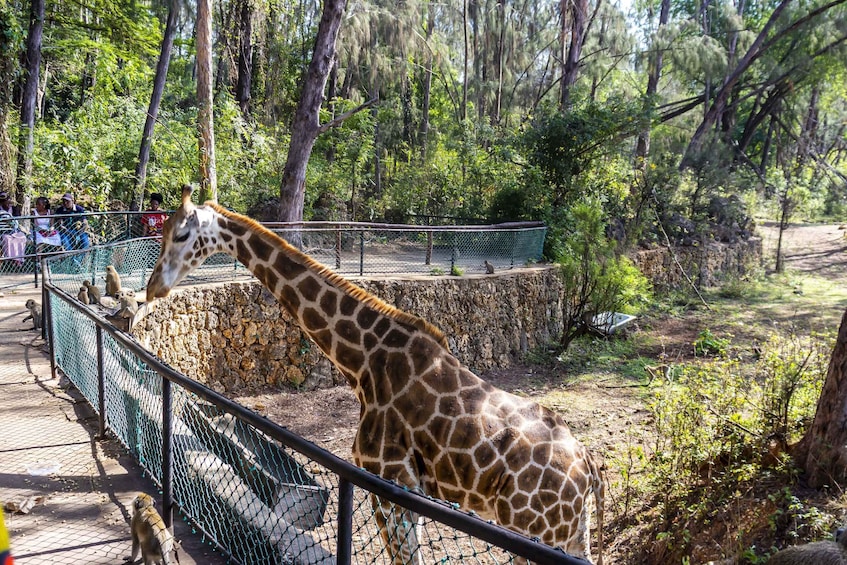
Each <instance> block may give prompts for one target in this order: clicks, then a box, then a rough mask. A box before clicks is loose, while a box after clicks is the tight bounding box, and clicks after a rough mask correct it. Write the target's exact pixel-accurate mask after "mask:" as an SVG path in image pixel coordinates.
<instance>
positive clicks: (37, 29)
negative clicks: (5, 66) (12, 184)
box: [15, 0, 44, 213]
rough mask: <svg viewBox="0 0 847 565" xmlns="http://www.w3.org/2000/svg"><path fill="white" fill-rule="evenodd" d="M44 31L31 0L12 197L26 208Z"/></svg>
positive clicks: (36, 2) (36, 0)
mask: <svg viewBox="0 0 847 565" xmlns="http://www.w3.org/2000/svg"><path fill="white" fill-rule="evenodd" d="M43 34H44V0H32V4H31V5H30V13H29V33H28V34H27V40H26V63H25V64H26V84H25V85H24V93H23V99H22V100H21V131H20V140H19V153H18V182H17V190H16V192H17V194H16V195H15V199H16V200H17V202H18V204H19V205H21V207H22V209H23V211H24V212H27V213H28V212H29V208H30V203H29V200H30V197H31V196H32V152H33V145H34V140H33V131H34V129H35V103H36V100H37V99H38V70H39V68H40V66H41V40H42V37H43Z"/></svg>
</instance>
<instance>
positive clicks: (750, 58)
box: [679, 0, 847, 169]
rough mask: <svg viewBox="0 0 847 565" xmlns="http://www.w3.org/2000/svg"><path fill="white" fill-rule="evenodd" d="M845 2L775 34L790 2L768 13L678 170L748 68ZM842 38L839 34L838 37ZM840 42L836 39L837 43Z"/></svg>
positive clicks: (810, 13)
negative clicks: (783, 40) (783, 41)
mask: <svg viewBox="0 0 847 565" xmlns="http://www.w3.org/2000/svg"><path fill="white" fill-rule="evenodd" d="M845 2H847V0H832V1H830V2H827V3H825V4H822V5H819V6H816V7H814V8H813V9H811V10H809V11H808V12H806V13H804V14H803V15H801V16H799V17H797V18H796V19H794V20H793V21H791V22H789V23H788V24H787V25H785V26H783V27H782V28H781V29H779V30H778V31H776V32H774V28H775V27H776V26H777V24H778V23H779V22H781V21H782V15H783V13H784V12H785V11H786V9H787V8H788V6H789V5H790V4H791V0H781V1H780V2H779V3H778V4H777V5H776V6H775V7H774V9H773V11H772V12H771V13H770V16H769V17H768V19H767V21H766V22H765V24H764V26H762V29H761V30H760V31H759V33H758V35H757V36H756V38H755V39H754V40H753V41H752V43H751V44H750V46H749V47H748V49H747V51H746V52H745V53H744V55H743V56H742V57H741V58H740V59H739V60H738V62H737V64H735V66H734V67H733V68H732V69H730V71H729V72H727V74H726V76H725V77H724V79H723V82H722V83H721V85H720V86H719V87H718V88H717V89H716V90H715V92H714V93H713V94H712V95H711V104H710V105H709V107H708V109H707V111H706V113H705V114H704V116H703V119H702V120H701V122H700V125H699V126H697V130H696V131H695V132H694V135H692V137H691V139H690V141H689V142H688V146H687V147H686V149H685V153H684V155H683V157H682V159H681V160H680V164H679V168H680V169H685V168H687V167H689V166H691V165H692V164H693V162H694V160H695V156H696V155H697V154H699V153H700V151H701V149H702V147H703V144H704V142H705V140H706V137H707V134H708V133H709V132H710V131H711V130H712V127H713V126H714V125H715V124H716V123H718V122H719V120H721V119H722V117H723V113H724V111H725V110H726V108H727V103H728V101H729V99H730V95H731V94H732V93H733V90H734V89H735V87H736V85H737V84H738V83H739V81H740V80H741V78H742V76H744V74H745V73H746V72H747V71H748V70H749V69H750V67H751V66H752V65H753V63H754V62H756V61H757V60H758V59H759V58H760V57H762V56H763V55H764V54H765V53H766V52H767V51H768V49H770V48H772V47H774V45H775V44H777V42H779V41H780V40H781V39H783V38H786V37H789V36H791V35H792V34H793V33H794V32H795V31H797V30H798V29H801V28H802V27H803V26H806V25H809V24H811V23H814V22H815V21H821V20H822V19H823V18H825V17H826V15H827V14H828V12H829V11H830V10H831V9H833V8H835V7H837V6H840V5H841V4H844V3H845ZM842 35H843V34H842ZM842 40H843V37H842V38H841V40H838V42H839V43H840V42H841V41H842Z"/></svg>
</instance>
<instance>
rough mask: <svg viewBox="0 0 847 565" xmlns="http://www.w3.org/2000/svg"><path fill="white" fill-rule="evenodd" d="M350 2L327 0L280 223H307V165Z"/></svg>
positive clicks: (295, 129) (294, 136)
mask: <svg viewBox="0 0 847 565" xmlns="http://www.w3.org/2000/svg"><path fill="white" fill-rule="evenodd" d="M346 5H347V0H325V1H324V7H323V13H322V15H321V21H320V24H319V25H318V35H317V37H316V38H315V47H314V51H313V52H312V62H311V63H310V64H309V70H308V72H307V74H306V77H305V80H304V82H303V90H302V92H301V93H300V100H299V101H298V102H297V108H296V110H295V111H294V122H293V124H292V130H291V143H290V145H289V146H288V159H287V160H286V162H285V168H284V169H283V172H282V186H281V187H280V191H279V204H280V206H279V220H280V221H281V222H299V221H302V220H303V205H304V200H305V195H306V165H307V164H308V162H309V156H310V155H311V154H312V148H313V147H314V145H315V139H316V138H317V136H318V133H319V131H320V123H319V119H320V115H319V114H320V109H321V101H322V100H323V92H324V87H325V86H326V80H327V76H328V75H329V71H330V69H331V68H332V62H333V59H334V58H335V41H336V39H337V38H338V29H339V28H340V27H341V17H342V16H343V15H344V9H345V7H346Z"/></svg>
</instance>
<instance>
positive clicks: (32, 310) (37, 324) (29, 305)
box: [24, 298, 41, 330]
mask: <svg viewBox="0 0 847 565" xmlns="http://www.w3.org/2000/svg"><path fill="white" fill-rule="evenodd" d="M26 309H27V310H29V316H27V317H26V318H24V322H26V321H27V320H32V329H34V330H40V329H41V304H39V303H38V302H36V301H35V300H33V299H32V298H30V299H29V300H27V301H26Z"/></svg>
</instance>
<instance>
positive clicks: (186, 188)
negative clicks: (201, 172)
mask: <svg viewBox="0 0 847 565" xmlns="http://www.w3.org/2000/svg"><path fill="white" fill-rule="evenodd" d="M193 190H194V189H193V188H191V185H190V184H184V185H182V206H183V208H186V209H190V208H191V207H192V204H191V192H192V191H193Z"/></svg>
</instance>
